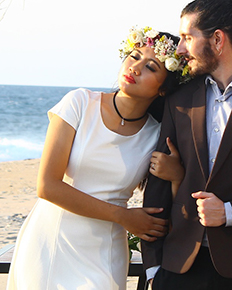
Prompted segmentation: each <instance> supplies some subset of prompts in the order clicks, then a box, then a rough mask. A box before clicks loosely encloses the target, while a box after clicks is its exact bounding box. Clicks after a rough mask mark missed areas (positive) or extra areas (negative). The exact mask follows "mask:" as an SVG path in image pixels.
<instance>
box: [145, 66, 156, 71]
mask: <svg viewBox="0 0 232 290" xmlns="http://www.w3.org/2000/svg"><path fill="white" fill-rule="evenodd" d="M146 67H147V68H148V69H149V70H150V71H152V72H155V71H156V70H155V68H153V67H152V66H150V65H149V64H147V65H146Z"/></svg>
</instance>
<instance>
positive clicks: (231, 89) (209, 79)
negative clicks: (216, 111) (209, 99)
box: [205, 75, 232, 99]
mask: <svg viewBox="0 0 232 290" xmlns="http://www.w3.org/2000/svg"><path fill="white" fill-rule="evenodd" d="M205 84H206V86H211V88H212V89H213V90H214V91H215V90H216V91H217V92H218V93H219V94H220V95H222V96H224V98H225V99H227V98H229V97H230V96H231V95H232V82H230V83H229V84H228V86H227V87H226V89H225V90H224V92H223V91H222V90H220V88H219V87H218V84H217V83H216V82H215V80H214V79H213V78H212V76H211V75H208V76H207V77H206V79H205Z"/></svg>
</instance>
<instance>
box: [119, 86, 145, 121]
mask: <svg viewBox="0 0 232 290" xmlns="http://www.w3.org/2000/svg"><path fill="white" fill-rule="evenodd" d="M117 93H118V91H117V92H115V94H114V97H113V103H114V108H115V111H116V112H117V114H118V115H119V117H120V118H121V119H122V121H121V125H122V126H124V124H125V121H127V122H135V121H138V120H141V119H143V118H144V117H145V116H146V115H147V112H146V113H145V114H144V115H143V116H141V117H139V118H135V119H126V118H123V116H122V115H121V114H120V113H119V110H118V107H117V105H116V102H115V99H116V96H117Z"/></svg>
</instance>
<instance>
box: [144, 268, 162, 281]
mask: <svg viewBox="0 0 232 290" xmlns="http://www.w3.org/2000/svg"><path fill="white" fill-rule="evenodd" d="M159 267H160V266H155V267H151V268H148V269H147V270H146V275H147V281H149V280H151V279H153V278H154V277H155V274H156V272H157V271H158V269H159Z"/></svg>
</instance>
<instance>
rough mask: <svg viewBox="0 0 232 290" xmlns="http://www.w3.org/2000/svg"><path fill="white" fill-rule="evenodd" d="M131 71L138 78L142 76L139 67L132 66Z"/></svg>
mask: <svg viewBox="0 0 232 290" xmlns="http://www.w3.org/2000/svg"><path fill="white" fill-rule="evenodd" d="M129 70H130V72H131V73H133V74H135V75H136V76H138V75H140V68H139V67H138V66H135V65H133V66H130V67H129Z"/></svg>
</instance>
